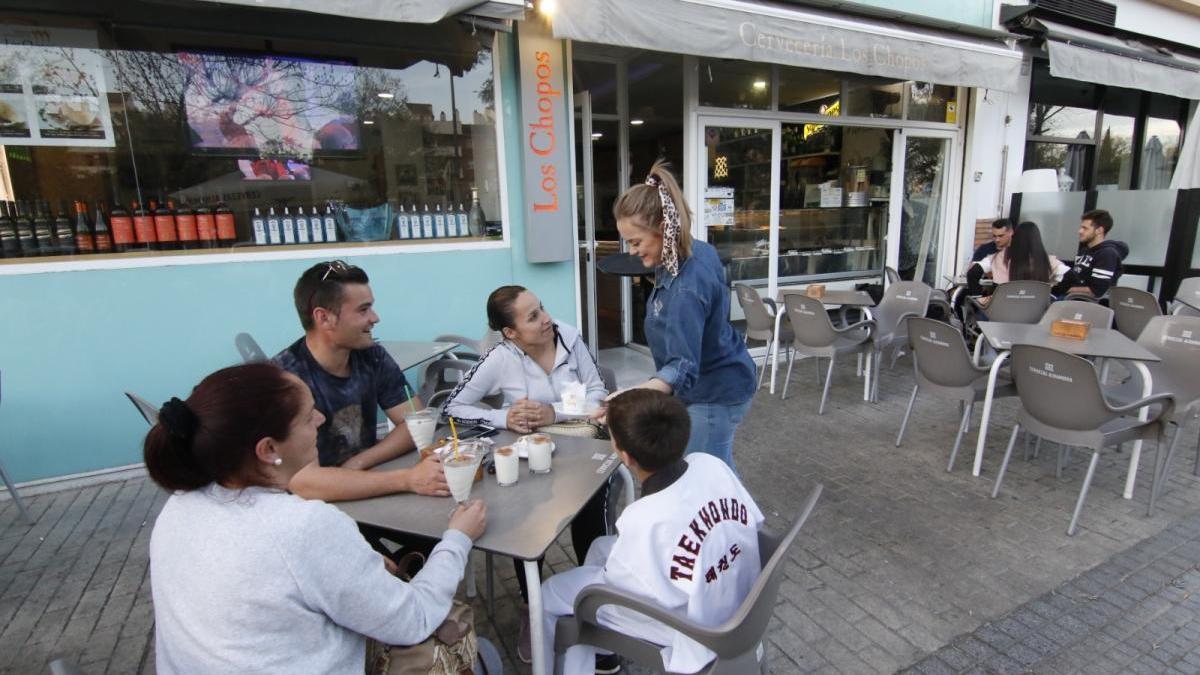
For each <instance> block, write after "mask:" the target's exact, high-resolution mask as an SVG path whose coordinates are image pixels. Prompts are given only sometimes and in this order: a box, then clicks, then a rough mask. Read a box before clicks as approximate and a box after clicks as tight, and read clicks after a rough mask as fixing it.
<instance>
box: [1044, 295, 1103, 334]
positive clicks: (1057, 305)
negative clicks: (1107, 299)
mask: <svg viewBox="0 0 1200 675" xmlns="http://www.w3.org/2000/svg"><path fill="white" fill-rule="evenodd" d="M1059 319H1069V320H1071V321H1086V322H1088V323H1090V324H1092V325H1093V326H1095V327H1096V328H1112V323H1113V311H1112V309H1110V308H1108V307H1105V306H1104V305H1101V304H1098V303H1095V302H1084V301H1082V300H1060V301H1059V302H1052V303H1050V306H1049V307H1048V308H1046V313H1045V314H1043V315H1042V320H1041V321H1039V322H1038V324H1039V325H1041V326H1045V327H1046V328H1049V327H1050V324H1052V323H1054V322H1055V321H1057V320H1059Z"/></svg>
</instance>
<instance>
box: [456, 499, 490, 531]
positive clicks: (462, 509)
mask: <svg viewBox="0 0 1200 675" xmlns="http://www.w3.org/2000/svg"><path fill="white" fill-rule="evenodd" d="M449 527H450V529H452V530H458V531H459V532H462V533H463V534H465V535H467V536H468V537H470V538H471V541H475V540H476V539H478V538H479V537H480V535H482V534H483V531H484V530H485V529H487V505H486V504H484V503H483V500H482V499H472V500H471V501H467V502H463V503H462V504H459V505H458V508H456V509H454V513H451V514H450V525H449Z"/></svg>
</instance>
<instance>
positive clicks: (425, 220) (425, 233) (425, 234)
mask: <svg viewBox="0 0 1200 675" xmlns="http://www.w3.org/2000/svg"><path fill="white" fill-rule="evenodd" d="M421 238H422V239H433V214H432V213H430V212H429V205H428V204H426V205H425V212H424V213H422V214H421Z"/></svg>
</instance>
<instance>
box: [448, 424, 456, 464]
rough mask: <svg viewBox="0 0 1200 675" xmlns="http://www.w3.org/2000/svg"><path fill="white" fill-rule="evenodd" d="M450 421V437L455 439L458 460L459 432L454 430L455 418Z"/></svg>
mask: <svg viewBox="0 0 1200 675" xmlns="http://www.w3.org/2000/svg"><path fill="white" fill-rule="evenodd" d="M448 419H449V420H450V436H451V437H453V438H454V459H458V431H456V430H455V429H454V418H453V417H450V418H448Z"/></svg>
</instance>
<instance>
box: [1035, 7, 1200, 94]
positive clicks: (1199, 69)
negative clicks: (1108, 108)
mask: <svg viewBox="0 0 1200 675" xmlns="http://www.w3.org/2000/svg"><path fill="white" fill-rule="evenodd" d="M1038 23H1040V24H1041V25H1042V26H1044V27H1045V29H1046V51H1047V52H1048V53H1049V55H1050V74H1051V75H1053V76H1055V77H1062V78H1066V79H1069V80H1081V81H1083V82H1094V83H1096V84H1107V85H1110V86H1114V87H1127V88H1129V89H1138V90H1141V91H1153V92H1157V93H1160V94H1169V95H1171V96H1178V97H1180V98H1187V99H1200V61H1198V60H1196V59H1192V58H1188V57H1185V56H1180V55H1177V54H1170V53H1164V52H1163V51H1160V50H1158V49H1154V48H1152V47H1149V46H1146V45H1143V44H1141V43H1139V42H1137V41H1134V40H1121V39H1119V38H1115V37H1109V36H1106V35H1098V34H1096V33H1090V32H1087V31H1082V30H1080V29H1077V28H1071V27H1068V26H1063V25H1060V24H1056V23H1053V22H1050V21H1045V20H1043V19H1038Z"/></svg>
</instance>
